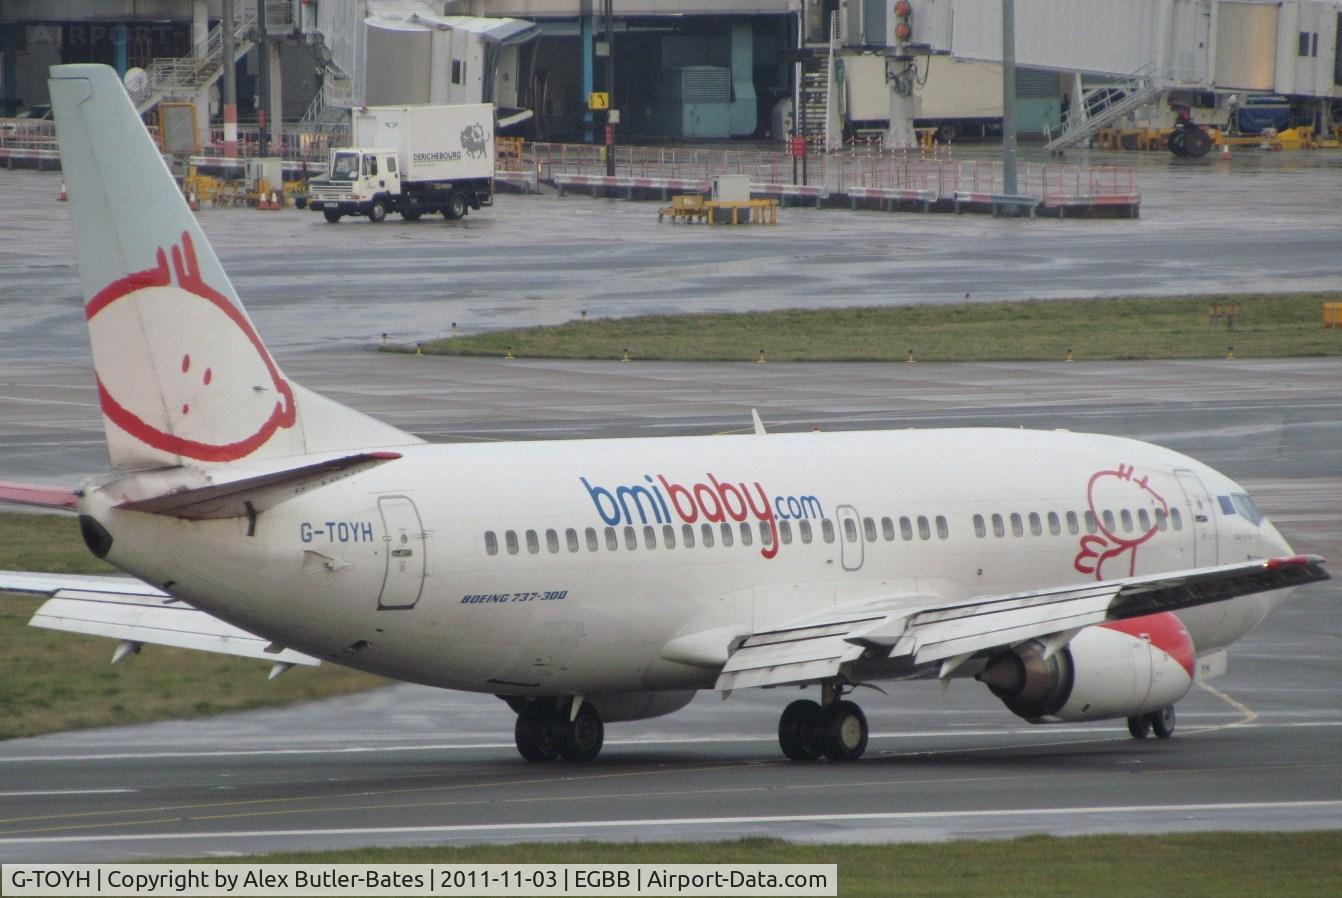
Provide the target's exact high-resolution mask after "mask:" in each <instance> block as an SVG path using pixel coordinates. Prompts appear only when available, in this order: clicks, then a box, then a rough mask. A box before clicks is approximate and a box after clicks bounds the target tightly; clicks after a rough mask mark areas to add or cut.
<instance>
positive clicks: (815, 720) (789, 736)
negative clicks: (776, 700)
mask: <svg viewBox="0 0 1342 898" xmlns="http://www.w3.org/2000/svg"><path fill="white" fill-rule="evenodd" d="M821 714H822V711H821V708H820V705H818V704H816V703H815V702H813V701H811V700H810V699H805V698H802V699H797V701H795V702H793V703H792V704H790V705H788V706H787V707H786V708H784V709H783V714H782V716H780V717H779V718H778V744H779V746H780V747H781V748H782V749H783V754H785V755H787V757H788V759H789V760H792V761H814V760H815V759H816V758H818V757H820V756H821V755H822V754H824V749H823V747H822V746H821V741H820V717H821Z"/></svg>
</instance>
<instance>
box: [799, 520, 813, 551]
mask: <svg viewBox="0 0 1342 898" xmlns="http://www.w3.org/2000/svg"><path fill="white" fill-rule="evenodd" d="M797 532H798V533H799V534H801V541H802V542H803V543H805V544H807V545H810V542H811V522H810V521H798V522H797Z"/></svg>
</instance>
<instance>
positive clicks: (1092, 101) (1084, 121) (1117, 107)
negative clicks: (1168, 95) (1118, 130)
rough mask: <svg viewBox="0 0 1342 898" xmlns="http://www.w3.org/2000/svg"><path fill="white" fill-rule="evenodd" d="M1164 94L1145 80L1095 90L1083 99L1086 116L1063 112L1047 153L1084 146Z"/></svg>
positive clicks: (1153, 83) (1108, 85)
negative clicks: (1103, 130)
mask: <svg viewBox="0 0 1342 898" xmlns="http://www.w3.org/2000/svg"><path fill="white" fill-rule="evenodd" d="M1163 92H1164V88H1163V87H1162V86H1161V85H1159V84H1157V83H1156V82H1155V81H1152V80H1151V79H1149V78H1143V77H1134V78H1133V79H1131V80H1130V81H1126V82H1121V83H1117V84H1103V85H1098V86H1096V87H1092V88H1090V89H1089V90H1087V91H1086V92H1085V93H1084V94H1082V96H1081V106H1080V108H1081V109H1083V110H1085V115H1083V116H1080V117H1074V116H1072V114H1071V110H1070V109H1068V110H1064V111H1063V119H1062V130H1061V131H1059V132H1058V136H1057V137H1051V139H1050V140H1049V141H1048V143H1046V144H1044V149H1045V150H1047V151H1048V152H1050V153H1053V152H1057V151H1059V150H1064V149H1066V148H1068V147H1074V146H1077V145H1078V144H1081V143H1084V142H1085V141H1088V140H1090V139H1091V138H1092V137H1094V136H1095V134H1096V133H1097V132H1098V131H1099V130H1100V129H1101V128H1107V127H1109V126H1110V125H1111V124H1113V123H1114V122H1116V121H1118V120H1119V119H1120V118H1122V117H1123V116H1125V115H1128V114H1129V113H1132V112H1135V111H1137V110H1138V109H1140V108H1141V107H1143V106H1145V105H1147V104H1148V103H1150V102H1151V101H1152V100H1154V99H1155V98H1156V97H1158V96H1160V94H1161V93H1163Z"/></svg>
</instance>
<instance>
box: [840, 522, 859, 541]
mask: <svg viewBox="0 0 1342 898" xmlns="http://www.w3.org/2000/svg"><path fill="white" fill-rule="evenodd" d="M843 538H844V539H846V540H848V541H849V542H850V543H855V542H857V522H856V521H854V520H853V519H852V518H844V519H843Z"/></svg>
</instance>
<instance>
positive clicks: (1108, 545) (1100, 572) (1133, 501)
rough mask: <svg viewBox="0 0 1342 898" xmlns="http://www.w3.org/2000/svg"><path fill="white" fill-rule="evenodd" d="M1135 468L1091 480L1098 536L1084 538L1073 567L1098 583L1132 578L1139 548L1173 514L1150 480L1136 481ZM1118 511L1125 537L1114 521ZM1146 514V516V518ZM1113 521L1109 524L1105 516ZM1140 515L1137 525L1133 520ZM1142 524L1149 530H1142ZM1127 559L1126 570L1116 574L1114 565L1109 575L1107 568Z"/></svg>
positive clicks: (1089, 490)
mask: <svg viewBox="0 0 1342 898" xmlns="http://www.w3.org/2000/svg"><path fill="white" fill-rule="evenodd" d="M1133 473H1134V469H1133V468H1132V466H1131V465H1119V466H1118V467H1117V468H1115V469H1114V470H1112V471H1096V472H1095V473H1094V474H1092V475H1091V477H1090V483H1089V484H1088V485H1087V488H1086V496H1087V499H1088V501H1089V503H1090V515H1089V517H1090V519H1091V520H1093V521H1094V522H1095V527H1096V528H1097V531H1098V532H1097V533H1092V534H1087V535H1086V536H1083V537H1081V551H1080V552H1078V553H1077V555H1076V559H1075V560H1074V561H1073V562H1072V566H1073V567H1075V568H1076V569H1077V571H1079V572H1080V573H1083V574H1094V575H1095V579H1096V580H1104V579H1106V578H1107V577H1115V576H1119V577H1131V576H1132V575H1133V574H1134V572H1135V571H1136V569H1137V547H1138V546H1140V545H1141V544H1142V543H1144V542H1146V541H1147V540H1149V539H1150V538H1151V537H1153V536H1155V535H1156V532H1157V531H1159V530H1160V522H1161V520H1162V517H1163V516H1164V515H1166V514H1169V510H1170V507H1169V504H1168V503H1166V501H1165V499H1164V498H1163V497H1162V496H1161V495H1160V494H1159V493H1157V492H1156V491H1155V490H1153V489H1152V488H1151V483H1150V478H1148V477H1141V478H1138V479H1134V478H1133ZM1115 509H1118V510H1120V511H1119V513H1120V514H1123V515H1125V517H1123V522H1124V527H1123V528H1122V529H1123V530H1124V533H1123V534H1122V535H1120V534H1119V533H1117V532H1115V531H1117V530H1119V529H1120V528H1119V527H1118V525H1117V521H1115V520H1114V519H1113V518H1112V515H1113V514H1114V512H1115ZM1142 510H1145V511H1146V512H1147V513H1146V515H1142V514H1141V512H1142ZM1106 511H1107V512H1109V514H1110V518H1109V519H1107V520H1106V518H1105V512H1106ZM1133 513H1136V514H1137V523H1136V524H1135V525H1134V523H1133V522H1132V520H1131V516H1132V514H1133ZM1142 521H1146V522H1147V526H1145V527H1142V526H1141V523H1140V522H1142ZM1124 555H1126V556H1127V558H1126V560H1127V567H1126V570H1125V569H1123V568H1122V567H1119V568H1118V569H1117V570H1115V567H1114V565H1112V564H1111V565H1110V570H1109V572H1108V573H1107V574H1106V572H1105V570H1104V566H1105V564H1106V563H1108V562H1112V561H1114V560H1115V559H1118V560H1119V565H1120V566H1121V564H1122V561H1123V557H1124Z"/></svg>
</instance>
